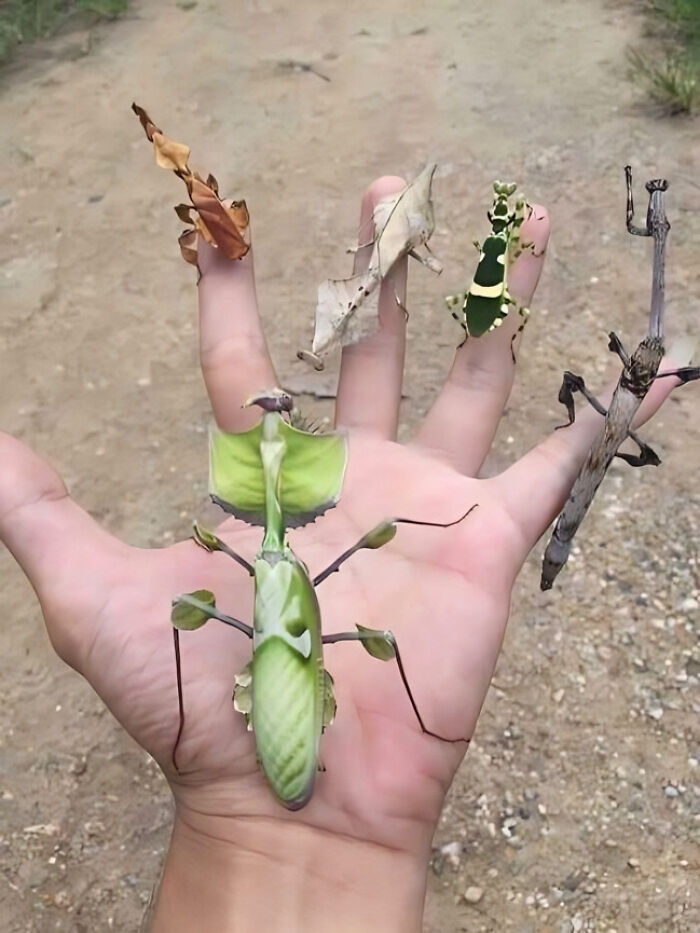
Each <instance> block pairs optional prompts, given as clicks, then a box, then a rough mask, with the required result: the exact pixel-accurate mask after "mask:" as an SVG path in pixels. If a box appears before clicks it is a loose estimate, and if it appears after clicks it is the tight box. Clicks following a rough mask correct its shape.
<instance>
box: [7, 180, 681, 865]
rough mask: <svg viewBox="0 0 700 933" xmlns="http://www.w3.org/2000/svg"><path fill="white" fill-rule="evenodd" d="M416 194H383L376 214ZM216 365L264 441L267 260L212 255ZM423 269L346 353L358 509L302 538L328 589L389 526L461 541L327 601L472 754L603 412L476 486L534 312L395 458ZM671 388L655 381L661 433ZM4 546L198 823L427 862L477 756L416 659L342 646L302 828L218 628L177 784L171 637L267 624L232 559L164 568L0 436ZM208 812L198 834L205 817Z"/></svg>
mask: <svg viewBox="0 0 700 933" xmlns="http://www.w3.org/2000/svg"><path fill="white" fill-rule="evenodd" d="M400 186H401V181H400V180H399V179H394V178H384V179H380V180H379V181H378V182H375V183H374V185H373V186H372V187H371V188H370V189H369V190H368V192H367V194H366V196H365V199H364V202H363V224H362V226H363V227H365V228H366V225H367V221H368V219H369V218H370V217H371V210H372V205H373V204H374V203H375V202H376V200H377V199H378V198H380V197H383V196H384V195H385V194H387V193H389V192H391V191H393V190H395V189H396V188H397V187H400ZM524 231H525V234H524V235H525V239H532V240H534V241H535V244H536V247H537V252H538V253H543V252H544V247H545V246H546V243H547V238H548V220H547V218H546V214H545V212H544V211H543V209H541V208H536V209H535V211H534V212H533V215H532V217H531V218H530V220H529V221H528V222H527V225H526V227H525V228H524ZM200 260H201V265H202V273H203V275H202V279H201V282H200V286H199V292H200V310H201V352H202V364H203V371H204V375H205V380H206V383H207V388H208V391H209V395H210V398H211V401H212V407H213V410H214V415H215V417H216V420H217V422H218V423H219V425H220V426H221V427H222V428H224V429H226V430H230V431H238V430H244V429H246V428H248V427H250V426H251V424H252V423H253V422H254V420H255V419H256V418H257V417H259V413H258V414H256V413H255V412H253V411H251V410H249V409H248V410H243V409H241V403H242V401H243V400H244V399H245V398H247V397H248V396H250V395H251V394H252V393H253V392H255V391H258V390H261V389H266V388H271V387H272V386H274V385H275V384H276V383H277V379H276V377H275V373H274V371H273V368H272V364H271V362H270V359H269V356H268V354H267V350H266V347H265V342H264V338H263V336H262V333H261V331H260V325H259V320H258V317H257V307H256V301H255V286H254V279H253V266H252V258H251V257H250V256H248V257H246V259H244V260H242V261H240V262H233V263H232V262H228V261H227V260H225V259H223V258H221V257H220V256H219V255H218V254H217V253H215V252H214V251H212V250H209V249H206V248H204V247H202V248H201V250H200ZM542 261H543V259H542V258H541V256H538V257H536V256H533V255H531V254H529V253H524V254H523V255H522V256H521V258H520V259H519V260H518V262H517V264H516V267H515V269H514V270H513V274H512V277H511V283H510V284H511V291H512V293H513V294H514V295H515V296H516V297H517V298H519V299H520V300H521V301H523V302H526V303H529V301H530V298H531V296H532V293H533V291H534V288H535V285H536V283H537V279H538V277H539V273H540V269H541V265H542ZM405 276H406V270H405V267H402V268H400V269H398V270H397V271H396V272H395V273H394V274H393V275H392V280H391V281H390V282H387V283H385V285H384V286H383V291H382V294H381V296H380V323H381V327H380V330H379V332H378V334H377V335H376V336H374V337H372V338H369V339H367V340H365V341H363V342H362V343H360V344H358V345H355V346H354V347H351V348H346V349H345V350H344V352H343V360H342V368H341V377H340V385H339V390H338V402H337V409H336V420H337V423H338V424H339V425H340V426H341V427H344V428H346V429H347V430H348V435H349V463H348V471H347V476H346V480H345V485H344V487H343V491H342V495H341V500H340V503H339V504H338V506H337V507H336V508H335V509H334V510H332V511H331V512H329V513H327V514H326V515H325V516H323V517H322V518H320V519H318V520H317V521H316V522H315V523H314V524H313V525H310V526H308V527H306V528H304V529H301V530H299V531H296V532H292V533H291V534H290V540H291V544H292V547H293V548H294V550H295V552H296V553H297V555H298V556H299V557H300V559H302V560H303V561H304V562H305V563H306V564H307V565H308V566H309V569H310V573H311V575H312V577H313V576H314V575H316V574H317V573H319V572H320V571H321V570H323V569H324V568H325V567H326V566H327V565H329V564H330V563H331V562H332V561H333V560H334V559H335V558H337V557H338V556H339V554H340V553H342V552H343V551H344V550H345V549H346V548H348V547H350V546H351V545H352V544H353V543H355V541H356V540H357V539H358V538H359V537H360V536H361V535H362V534H363V533H365V532H367V531H368V530H369V529H370V528H372V527H373V526H374V525H375V524H376V523H377V522H379V521H381V520H382V519H385V518H394V517H402V518H410V519H417V520H421V521H432V522H445V523H447V522H451V521H453V520H454V519H456V518H458V517H459V516H460V515H462V514H463V513H465V512H466V511H467V509H468V508H469V507H470V506H472V505H474V504H475V503H476V504H478V508H477V509H476V510H475V511H474V512H472V513H471V514H470V515H469V516H468V517H467V518H466V519H465V520H464V521H463V522H460V523H458V524H456V525H453V526H452V527H450V528H445V529H441V528H424V527H418V526H411V525H401V526H399V530H398V534H397V536H396V538H395V539H394V540H393V541H392V542H390V543H389V544H388V545H386V546H385V547H384V548H382V549H381V550H379V551H360V552H359V553H357V554H356V555H354V556H353V557H352V558H351V559H350V560H349V561H348V562H347V563H346V564H344V565H343V567H342V569H341V570H340V572H339V573H337V574H333V575H332V576H331V577H329V579H328V580H326V581H324V582H323V583H322V584H320V586H319V589H318V595H319V600H320V604H321V611H322V615H323V629H324V633H325V634H328V633H331V632H340V631H352V630H353V629H354V627H355V625H356V623H360V624H361V625H364V626H369V627H372V628H377V629H390V630H392V631H393V632H394V634H395V636H396V638H397V641H398V644H399V648H400V650H401V653H402V657H403V660H404V663H405V667H406V673H407V676H408V679H409V681H410V684H411V688H412V690H413V694H414V697H415V700H416V703H417V705H418V707H419V709H420V711H421V714H422V717H423V720H424V722H425V724H426V726H427V728H428V729H430V730H432V731H434V732H436V733H439V734H440V735H443V736H446V737H450V738H455V739H456V738H458V737H462V736H463V737H468V736H471V734H472V732H473V729H474V726H475V724H476V720H477V717H478V714H479V710H480V708H481V705H482V703H483V700H484V697H485V694H486V691H487V688H488V684H489V681H490V678H491V675H492V672H493V669H494V666H495V663H496V659H497V656H498V652H499V649H500V646H501V642H502V638H503V634H504V630H505V625H506V621H507V617H508V612H509V608H510V592H511V587H512V584H513V581H514V580H515V577H516V575H517V573H518V571H519V569H520V567H521V566H522V563H523V561H524V560H525V558H526V556H527V554H528V552H529V550H530V549H531V547H532V546H533V545H534V543H535V542H536V540H537V539H538V537H539V536H540V535H541V534H542V532H543V531H544V529H545V528H546V527H547V525H548V524H549V522H550V521H551V520H552V518H553V517H554V515H555V514H556V512H557V511H558V509H559V508H560V506H561V504H562V502H563V500H564V498H565V496H566V494H567V492H568V490H569V488H570V486H571V483H572V481H573V478H574V476H575V474H576V472H577V470H578V468H579V466H580V463H581V461H582V459H583V456H584V454H585V451H586V449H587V447H588V445H589V444H590V441H591V439H592V437H593V435H594V434H595V433H596V431H597V430H599V428H600V423H601V422H600V418H599V416H598V415H595V414H593V413H589V412H582V413H581V416H580V417H579V418H578V419H577V421H576V423H575V424H574V425H573V426H572V427H570V428H568V429H567V430H565V431H561V432H557V433H556V434H554V435H552V436H551V437H549V438H548V439H547V440H545V441H544V442H543V443H541V444H540V445H539V446H538V447H536V448H534V449H533V450H532V451H530V453H528V454H527V455H526V456H525V457H524V458H523V459H522V460H521V461H519V462H518V463H516V464H515V465H514V466H512V467H511V468H510V469H508V470H507V471H506V472H505V473H503V474H501V475H500V476H497V477H495V478H491V479H486V480H481V479H477V478H475V477H476V476H477V475H478V471H479V469H480V467H481V465H482V463H483V461H484V459H485V457H486V454H487V452H488V449H489V447H490V445H491V442H492V439H493V436H494V434H495V431H496V427H497V424H498V421H499V418H500V416H501V413H502V410H503V406H504V404H505V402H506V399H507V397H508V394H509V391H510V387H511V384H512V379H513V373H514V366H513V362H512V360H511V354H510V349H509V347H510V339H511V336H512V334H513V333H514V330H515V328H516V326H517V323H518V321H517V320H511V318H515V317H516V315H510V316H509V318H508V319H507V321H506V323H505V324H504V326H503V327H501V328H500V330H499V331H498V332H496V333H494V334H490V335H488V336H487V337H484V338H481V339H472V340H469V341H468V342H467V344H466V345H465V346H464V347H463V348H462V349H461V350H459V351H458V353H457V356H456V359H455V363H454V366H453V369H452V372H451V373H450V376H449V378H448V380H447V383H446V385H445V387H444V388H443V390H442V392H441V394H440V395H439V397H438V399H437V400H436V402H435V404H434V406H433V408H432V410H431V411H430V412H429V414H428V415H427V417H426V419H425V421H424V423H423V425H422V426H421V428H420V430H419V431H418V433H417V435H416V437H415V438H414V440H413V441H412V442H411V443H410V444H408V445H406V446H402V445H399V444H397V443H396V441H395V436H396V426H397V419H398V408H399V401H400V397H401V380H402V375H403V356H404V329H405V320H404V315H403V313H402V312H401V310H400V309H399V308H398V307H397V304H396V301H395V295H396V294H397V293H398V294H399V295H401V296H403V295H404V294H405ZM671 382H672V380H670V379H669V380H663V384H656V385H655V386H654V388H653V389H652V392H651V393H650V394H649V396H648V398H647V401H646V402H645V405H644V411H643V415H644V416H645V417H649V416H650V415H651V414H652V413H653V411H654V410H655V409H656V408H658V406H659V405H660V404H661V402H662V401H663V398H664V397H665V395H666V394H667V393H668V391H669V390H670V388H671V385H670V383H671ZM0 464H1V466H0V534H1V535H2V538H3V540H5V541H6V543H7V544H8V546H9V547H10V549H11V550H12V551H13V553H14V554H15V556H16V557H17V559H18V561H19V562H20V563H21V564H22V566H23V568H24V569H25V571H26V572H27V574H28V575H29V577H30V579H31V581H32V583H33V584H34V587H35V589H36V591H37V594H38V596H39V599H40V600H41V605H42V609H43V612H44V615H45V619H46V624H47V628H48V631H49V635H50V637H51V639H52V642H53V644H54V646H55V648H56V650H57V651H58V652H59V653H60V654H61V656H62V657H63V658H64V659H65V660H66V661H67V662H68V663H69V664H71V665H72V666H73V667H75V668H76V670H78V671H79V672H80V673H81V674H83V675H84V676H85V677H86V678H87V679H88V680H89V681H90V683H91V684H92V685H93V687H94V688H95V690H96V691H97V692H98V693H99V694H100V696H101V697H102V698H103V699H104V701H105V702H106V703H107V705H108V706H109V708H110V709H111V711H112V712H113V713H114V715H115V716H116V717H117V719H118V720H119V721H120V722H121V723H122V724H123V725H124V727H125V728H126V729H127V730H128V731H129V732H130V733H131V735H133V736H134V738H135V739H136V740H137V741H138V742H139V743H141V744H142V745H143V746H144V748H146V749H147V750H148V751H149V752H151V754H153V755H154V757H155V758H156V759H157V760H158V761H159V762H160V764H161V766H162V767H163V769H164V771H165V773H166V776H167V777H168V779H169V781H170V782H171V785H172V787H173V791H174V794H175V797H176V800H177V802H178V809H179V813H180V816H181V818H182V819H185V820H186V819H188V818H191V819H192V820H193V821H197V820H206V819H207V818H208V817H209V816H211V818H212V819H213V818H214V817H216V816H220V815H221V814H222V813H225V814H229V815H232V816H241V817H264V818H267V819H272V820H276V821H277V820H278V821H289V820H293V821H297V822H302V823H305V824H306V825H308V826H312V827H315V828H322V829H324V830H327V831H330V832H333V833H339V834H344V835H345V836H351V837H355V838H360V839H366V840H370V841H372V842H376V843H379V844H381V845H385V846H389V847H392V848H395V849H405V850H406V851H413V852H422V853H425V852H427V849H428V847H429V844H430V839H431V836H432V832H433V829H434V825H435V822H436V820H437V818H438V815H439V812H440V807H441V805H442V801H443V798H444V794H445V792H446V791H447V788H448V786H449V784H450V781H451V779H452V776H453V774H454V771H455V769H456V767H457V766H458V764H459V761H460V760H461V757H462V756H463V754H464V752H465V750H466V748H467V746H466V744H465V743H463V742H456V743H449V742H441V741H440V740H438V739H436V738H433V737H431V736H428V735H425V734H423V733H422V732H421V730H420V726H419V724H418V722H417V720H416V717H415V714H414V712H413V710H412V708H411V705H410V702H409V699H408V696H407V695H406V692H405V690H404V687H403V685H402V683H401V680H400V677H399V673H398V670H397V669H396V664H395V662H390V663H387V664H383V663H381V662H379V661H377V660H374V659H372V658H371V657H370V656H369V655H368V654H367V653H366V652H365V651H363V649H362V648H361V646H360V645H358V644H338V645H332V646H327V647H326V649H325V663H326V667H327V668H328V669H329V670H330V672H331V674H332V675H333V677H334V680H335V684H336V696H337V700H338V714H337V719H336V722H335V723H334V724H333V725H332V727H331V728H330V729H328V730H327V732H326V734H325V736H324V739H323V741H322V745H321V756H322V760H323V763H324V765H325V766H326V769H327V770H326V771H325V773H323V774H321V775H320V776H319V778H318V780H317V784H316V790H315V793H314V796H313V798H312V800H311V803H310V804H309V805H308V806H307V807H306V808H305V809H303V810H302V811H300V812H298V813H294V814H291V813H289V812H287V811H285V810H284V809H283V808H282V807H281V806H280V805H279V804H278V803H277V802H276V800H275V799H274V797H273V795H272V794H271V792H270V790H269V788H268V787H267V786H266V783H265V779H264V778H263V776H262V775H261V773H260V771H259V769H258V767H257V764H256V760H255V746H254V741H253V738H252V736H251V735H250V734H249V733H246V730H245V723H244V720H243V718H242V717H241V716H240V715H239V714H237V713H236V712H235V711H234V710H233V708H232V704H231V691H232V685H233V678H234V675H235V674H236V672H238V671H239V670H240V669H241V668H243V667H244V665H245V664H246V663H247V661H248V660H249V659H250V652H251V647H250V643H249V642H248V640H247V639H246V638H245V637H244V636H243V635H242V634H239V633H237V632H234V631H232V630H231V629H229V628H227V627H225V626H223V625H220V624H219V623H218V622H216V621H211V622H209V624H208V625H207V626H206V627H205V628H204V629H203V630H201V631H198V632H194V633H184V634H183V635H182V637H181V644H182V672H183V684H184V702H185V713H186V720H185V727H184V731H183V735H182V741H181V743H180V747H179V751H178V763H179V767H180V772H179V773H177V772H176V771H175V770H174V768H173V766H172V758H171V756H172V749H173V744H174V740H175V736H176V733H177V729H178V707H177V696H176V685H175V668H174V661H173V640H172V633H171V626H170V621H169V616H170V605H171V600H172V599H173V597H174V596H175V595H177V594H178V593H184V592H191V591H193V590H196V589H209V590H212V591H213V592H214V593H215V594H216V597H217V604H218V606H219V607H220V608H221V609H222V610H223V611H224V612H227V613H229V614H231V615H233V616H235V617H236V618H239V619H242V620H243V621H246V622H250V621H251V615H252V604H253V587H252V583H251V580H250V578H249V577H248V576H247V574H246V573H245V571H244V570H243V569H242V568H241V567H239V566H237V565H236V564H235V563H234V562H233V561H231V560H230V559H229V558H228V557H226V556H225V555H224V554H220V553H217V554H208V553H206V552H205V551H203V550H202V549H200V548H198V547H197V546H196V545H195V544H194V542H193V541H186V542H181V543H178V544H175V545H174V546H172V547H170V548H166V549H162V550H154V551H144V550H140V549H135V548H131V547H128V546H126V545H124V544H123V543H121V542H119V541H117V540H116V539H114V538H112V537H111V536H109V535H108V534H106V533H105V532H104V531H102V530H101V529H100V528H99V527H98V526H97V525H96V524H95V523H94V522H93V520H92V519H91V518H90V517H89V516H88V515H86V514H85V513H84V512H83V511H82V510H81V509H80V508H79V507H78V506H77V505H76V504H75V503H74V502H72V500H71V499H70V498H69V497H68V495H67V493H66V492H65V488H64V486H63V484H62V482H61V480H60V479H59V477H58V476H57V475H56V474H55V473H54V472H53V470H52V469H51V468H50V467H49V466H48V465H46V464H45V463H44V462H43V461H41V460H39V458H38V457H36V456H35V455H34V454H33V453H32V452H31V451H29V450H28V448H26V447H24V445H22V444H20V443H19V442H17V441H15V440H14V439H12V438H10V437H7V436H0ZM217 533H218V534H219V535H220V536H221V537H222V538H223V539H224V540H225V541H226V542H227V544H228V545H229V546H230V547H232V548H234V549H235V550H236V551H238V552H239V553H241V554H243V555H244V556H245V557H246V558H247V559H248V560H252V559H253V556H254V554H255V553H256V551H257V549H258V548H259V545H260V541H261V534H260V529H256V528H249V527H247V526H246V525H244V524H243V523H242V522H238V521H235V520H233V519H228V520H226V521H224V522H223V524H222V525H221V526H220V528H219V529H218V530H217ZM188 815H189V817H188Z"/></svg>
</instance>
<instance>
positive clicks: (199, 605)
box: [171, 594, 253, 774]
mask: <svg viewBox="0 0 700 933" xmlns="http://www.w3.org/2000/svg"><path fill="white" fill-rule="evenodd" d="M179 601H180V602H181V603H186V604H187V605H189V606H192V607H193V608H194V609H198V610H199V611H200V612H202V613H203V614H204V615H206V616H208V618H210V619H218V620H219V622H223V623H224V624H225V625H230V626H231V627H232V628H236V629H238V631H239V632H243V634H244V635H247V636H248V638H252V637H253V629H252V628H251V626H250V625H246V623H245V622H241V621H240V620H239V619H234V618H233V616H227V615H225V614H224V613H223V612H219V611H218V609H215V608H214V606H210V605H208V603H205V602H203V601H202V600H200V599H197V598H196V597H194V596H191V595H189V594H187V595H185V596H181V597H180V600H179ZM173 643H174V647H175V675H176V677H177V705H178V711H179V714H180V724H179V726H178V730H177V736H176V737H175V744H174V745H173V750H172V753H171V760H172V763H173V768H175V770H176V771H177V773H178V774H179V773H180V769H179V768H178V766H177V749H178V745H179V744H180V738H181V737H182V730H183V729H184V728H185V704H184V699H183V692H182V668H181V664H180V632H179V630H178V629H176V628H173Z"/></svg>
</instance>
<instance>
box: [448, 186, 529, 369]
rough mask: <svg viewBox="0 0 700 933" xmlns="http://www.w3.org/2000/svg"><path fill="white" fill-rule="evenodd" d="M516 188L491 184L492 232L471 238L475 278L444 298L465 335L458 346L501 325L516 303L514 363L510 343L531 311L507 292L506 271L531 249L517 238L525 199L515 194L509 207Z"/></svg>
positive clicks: (525, 210)
mask: <svg viewBox="0 0 700 933" xmlns="http://www.w3.org/2000/svg"><path fill="white" fill-rule="evenodd" d="M516 190H517V185H516V184H512V183H504V182H500V181H495V182H494V183H493V191H494V199H493V205H492V207H491V210H490V211H489V212H488V215H487V216H488V219H489V223H490V224H491V232H490V234H489V235H488V236H487V237H486V239H485V240H484V242H483V244H482V243H479V242H478V241H476V240H475V241H474V246H476V248H477V250H478V251H479V264H478V265H477V267H476V272H475V273H474V278H473V279H472V282H471V285H470V286H469V288H468V289H467V291H466V292H460V293H459V294H457V295H448V297H447V298H446V299H445V302H446V304H447V307H448V308H450V309H452V316H453V317H454V318H455V320H456V321H459V323H460V325H461V326H462V328H463V329H464V333H465V336H464V340H463V341H462V343H461V344H460V346H463V345H464V343H465V342H466V341H467V339H468V338H469V337H481V336H482V335H483V334H486V333H489V332H490V331H492V330H495V329H496V328H497V327H500V326H501V325H502V324H503V321H504V320H505V318H506V317H507V316H508V313H509V311H510V309H511V306H513V305H515V306H516V307H517V309H518V314H519V315H520V318H521V323H520V326H519V328H518V330H517V331H516V333H515V334H514V335H513V337H512V339H511V353H512V355H513V362H515V353H514V352H513V343H514V341H515V338H516V337H517V335H518V334H519V333H521V332H522V330H523V329H524V327H525V324H526V323H527V319H528V316H529V314H530V310H529V308H525V307H523V306H521V305H519V304H518V303H517V301H515V299H514V298H513V297H512V296H511V294H510V292H509V291H508V271H509V269H510V267H511V266H512V265H513V263H514V262H515V260H516V259H517V258H518V256H520V254H521V253H522V252H523V250H525V249H530V250H532V248H533V245H532V243H523V242H522V240H521V237H520V228H521V227H522V225H523V223H524V221H525V220H526V218H527V217H528V215H529V212H530V208H529V205H528V203H527V201H526V200H525V198H524V197H523V196H522V195H518V196H517V197H516V199H515V206H514V208H513V210H511V208H510V204H509V200H510V198H511V197H512V196H513V195H514V194H515V192H516ZM455 309H459V310H455Z"/></svg>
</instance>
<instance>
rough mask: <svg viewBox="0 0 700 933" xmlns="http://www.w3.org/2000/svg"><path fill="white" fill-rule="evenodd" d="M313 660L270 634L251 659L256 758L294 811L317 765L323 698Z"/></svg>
mask: <svg viewBox="0 0 700 933" xmlns="http://www.w3.org/2000/svg"><path fill="white" fill-rule="evenodd" d="M316 667H317V664H316V662H315V660H314V659H313V658H312V657H310V658H304V657H302V655H301V654H300V653H299V652H298V651H296V650H295V649H294V648H293V647H292V646H291V645H290V644H288V643H287V642H286V641H284V640H283V639H282V638H277V637H274V636H273V637H271V638H267V639H266V640H265V641H264V643H263V644H261V645H260V647H259V648H258V650H257V651H256V652H255V656H254V659H253V684H252V686H253V710H252V722H253V731H254V733H255V741H256V745H257V750H258V757H259V759H260V764H261V766H262V769H263V771H264V772H265V774H266V776H267V779H268V780H269V782H270V784H271V786H272V789H273V790H274V792H275V793H276V794H277V796H278V797H279V799H280V801H281V802H282V803H283V804H284V805H285V806H286V807H288V808H289V809H290V810H298V809H299V808H300V807H303V806H304V804H306V803H308V801H309V798H310V797H311V794H312V792H313V786H314V780H315V777H316V769H317V766H318V744H319V739H320V734H321V729H320V723H321V710H320V706H319V704H320V701H321V699H322V695H321V692H320V690H319V676H318V672H317V670H316Z"/></svg>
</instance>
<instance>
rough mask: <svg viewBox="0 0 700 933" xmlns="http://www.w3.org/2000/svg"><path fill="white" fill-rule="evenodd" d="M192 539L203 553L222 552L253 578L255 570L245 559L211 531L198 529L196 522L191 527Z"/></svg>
mask: <svg viewBox="0 0 700 933" xmlns="http://www.w3.org/2000/svg"><path fill="white" fill-rule="evenodd" d="M192 537H193V539H194V542H195V544H198V545H199V546H200V547H201V548H204V550H205V551H209V552H212V551H222V552H223V553H224V554H227V555H228V556H229V557H231V558H233V560H235V561H236V563H237V564H240V565H241V567H243V569H244V570H247V571H248V573H249V574H250V576H251V577H254V576H255V568H254V567H253V565H252V564H249V563H248V561H247V560H246V559H245V557H241V555H240V554H237V553H236V551H234V550H233V548H230V547H229V546H228V544H226V542H225V541H222V540H221V538H217V537H216V535H215V534H212V532H211V531H206V530H205V529H204V528H202V527H200V526H199V525H198V524H197V522H195V523H194V525H193V526H192Z"/></svg>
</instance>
